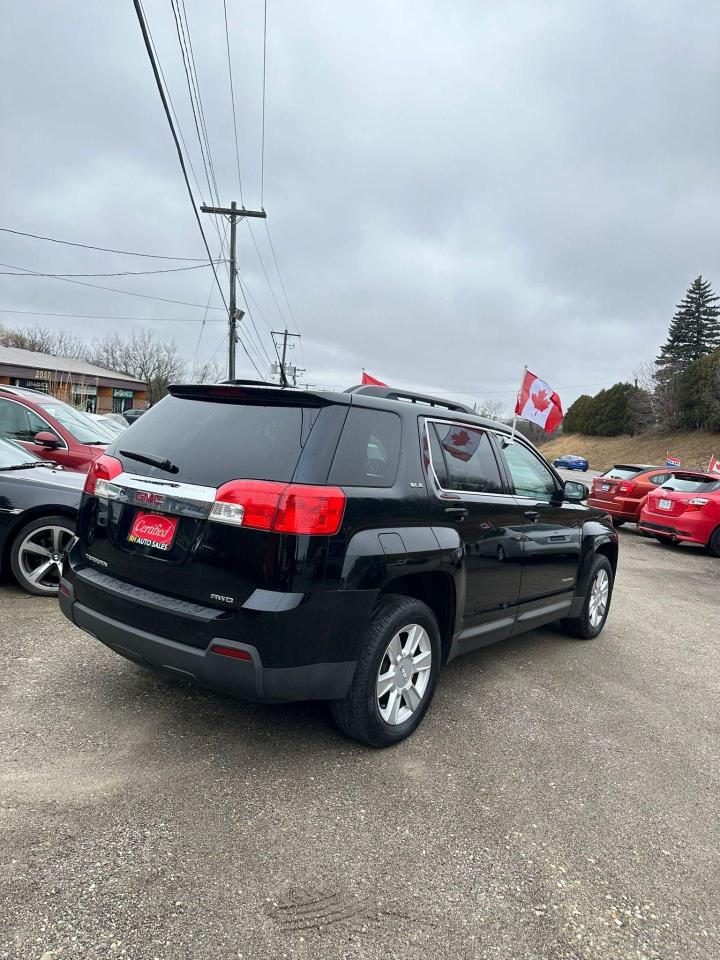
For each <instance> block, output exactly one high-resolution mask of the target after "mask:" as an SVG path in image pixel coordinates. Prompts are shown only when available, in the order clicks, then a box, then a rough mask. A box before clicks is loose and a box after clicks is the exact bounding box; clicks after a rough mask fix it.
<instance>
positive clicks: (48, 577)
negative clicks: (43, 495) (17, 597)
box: [10, 516, 75, 597]
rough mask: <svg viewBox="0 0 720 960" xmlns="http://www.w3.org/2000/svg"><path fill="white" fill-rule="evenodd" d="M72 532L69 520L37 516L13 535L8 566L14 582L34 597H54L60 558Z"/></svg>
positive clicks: (73, 530) (57, 585)
mask: <svg viewBox="0 0 720 960" xmlns="http://www.w3.org/2000/svg"><path fill="white" fill-rule="evenodd" d="M74 533H75V525H74V524H73V521H72V520H71V519H70V517H63V516H51V517H38V518H37V519H35V520H31V521H30V523H26V524H25V526H24V527H21V528H20V530H19V531H18V533H17V534H16V535H15V539H14V540H13V544H12V547H11V548H10V566H11V568H12V572H13V574H14V576H15V579H16V580H17V582H18V583H19V584H20V586H21V587H22V588H23V590H27V592H28V593H32V594H34V595H35V596H37V597H56V596H57V592H58V587H59V586H60V572H61V569H62V561H63V556H64V555H65V550H66V549H67V546H68V544H69V543H70V540H71V539H72V537H73V535H74Z"/></svg>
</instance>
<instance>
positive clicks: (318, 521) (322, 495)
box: [210, 480, 346, 536]
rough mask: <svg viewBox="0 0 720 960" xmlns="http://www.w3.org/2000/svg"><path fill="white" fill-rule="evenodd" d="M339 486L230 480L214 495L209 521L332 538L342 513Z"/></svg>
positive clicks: (342, 500)
mask: <svg viewBox="0 0 720 960" xmlns="http://www.w3.org/2000/svg"><path fill="white" fill-rule="evenodd" d="M345 499H346V498H345V494H344V493H343V491H342V490H341V489H340V488H339V487H313V486H310V485H305V484H299V483H291V484H285V483H274V482H272V481H269V480H231V481H230V482H229V483H225V484H223V485H222V486H221V487H220V488H219V490H218V491H217V494H216V496H215V503H214V504H213V506H212V509H211V511H210V520H215V521H216V522H217V523H229V524H231V525H232V526H236V527H248V528H250V529H253V530H273V531H276V532H277V533H296V534H309V535H314V536H332V535H333V534H335V533H337V532H338V530H339V529H340V524H341V523H342V518H343V513H344V512H345Z"/></svg>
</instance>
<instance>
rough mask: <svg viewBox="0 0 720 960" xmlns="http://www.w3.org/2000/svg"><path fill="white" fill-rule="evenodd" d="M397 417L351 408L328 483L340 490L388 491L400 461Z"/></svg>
mask: <svg viewBox="0 0 720 960" xmlns="http://www.w3.org/2000/svg"><path fill="white" fill-rule="evenodd" d="M400 434H401V423H400V417H399V416H398V415H397V414H396V413H390V412H389V411H387V410H370V409H367V408H364V407H351V408H350V410H349V411H348V415H347V420H346V421H345V426H344V427H343V432H342V436H341V437H340V442H339V443H338V447H337V450H336V451H335V457H334V458H333V463H332V467H331V468H330V474H329V476H328V483H330V484H336V485H337V486H340V487H391V486H392V485H393V484H394V483H395V477H396V475H397V467H398V460H399V457H400Z"/></svg>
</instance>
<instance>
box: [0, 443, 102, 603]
mask: <svg viewBox="0 0 720 960" xmlns="http://www.w3.org/2000/svg"><path fill="white" fill-rule="evenodd" d="M84 480H85V477H84V476H83V475H82V474H81V473H77V472H75V471H73V470H63V468H62V467H55V466H53V464H51V463H49V462H48V461H47V460H40V459H38V458H37V457H35V456H33V455H32V454H31V453H28V451H27V450H25V449H24V447H21V446H20V444H19V443H15V442H14V441H12V440H7V439H4V438H2V437H0V567H1V568H2V569H3V571H6V570H11V571H12V573H13V574H14V576H15V579H16V580H17V582H18V583H19V584H20V586H21V587H24V589H25V590H27V591H28V592H29V593H34V594H38V595H39V596H44V597H49V596H54V595H55V594H57V591H58V585H59V583H60V569H61V566H62V557H63V554H64V552H65V549H66V547H67V545H68V543H69V542H70V540H71V539H72V537H73V533H74V530H75V521H76V519H77V512H78V507H79V506H80V498H81V496H82V488H83V482H84Z"/></svg>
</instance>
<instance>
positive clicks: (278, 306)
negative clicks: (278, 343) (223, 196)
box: [245, 220, 285, 324]
mask: <svg viewBox="0 0 720 960" xmlns="http://www.w3.org/2000/svg"><path fill="white" fill-rule="evenodd" d="M245 222H246V223H247V225H248V230H249V231H250V236H251V238H252V242H253V246H254V247H255V253H256V254H257V257H258V260H259V261H260V266H261V268H262V272H263V274H264V275H265V280H266V281H267V285H268V289H269V290H270V295H271V297H272V298H273V300H274V302H275V307H276V309H277V312H278V316H279V317H280V320H281V321H282V323H283V324H284V323H285V317H284V316H283V312H282V310H281V309H280V304H279V302H278V298H277V297H276V296H275V290H274V289H273V285H272V284H271V283H270V277H269V276H268V272H267V269H266V267H265V261H264V260H263V258H262V254H261V253H260V248H259V247H258V245H257V240H256V239H255V234H254V233H253V229H252V226H251V225H250V221H249V220H246V221H245Z"/></svg>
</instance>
